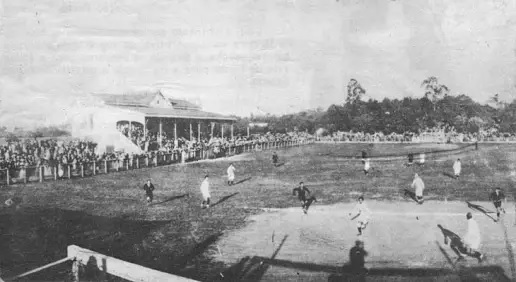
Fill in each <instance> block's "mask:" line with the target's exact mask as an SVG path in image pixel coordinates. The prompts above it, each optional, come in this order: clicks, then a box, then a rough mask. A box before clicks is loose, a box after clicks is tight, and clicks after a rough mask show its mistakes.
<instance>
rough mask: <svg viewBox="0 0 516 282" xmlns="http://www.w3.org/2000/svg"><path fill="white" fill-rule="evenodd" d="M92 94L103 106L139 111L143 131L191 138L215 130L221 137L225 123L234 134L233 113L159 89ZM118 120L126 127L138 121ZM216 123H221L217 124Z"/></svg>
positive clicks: (211, 133) (205, 134)
mask: <svg viewBox="0 0 516 282" xmlns="http://www.w3.org/2000/svg"><path fill="white" fill-rule="evenodd" d="M95 96H96V97H97V98H100V99H101V100H102V101H103V103H104V105H106V106H110V107H113V108H118V109H121V110H128V111H131V112H135V113H138V114H140V115H141V116H142V117H143V120H144V122H143V124H141V126H143V131H144V133H146V131H147V130H149V132H155V133H158V136H161V135H162V133H163V132H166V133H167V134H168V136H170V137H172V136H173V137H174V139H177V138H178V137H183V138H188V139H189V140H192V139H193V138H197V139H200V138H202V137H211V136H214V133H215V130H216V131H217V133H219V134H220V135H219V136H220V137H224V131H227V130H228V127H227V126H229V130H230V132H229V134H230V136H231V137H233V123H234V121H235V120H236V119H235V118H234V117H230V116H224V115H220V114H216V113H210V112H205V111H203V110H202V109H201V107H200V106H198V105H196V104H193V103H190V102H188V101H185V100H179V99H171V98H167V97H165V96H164V95H163V94H162V93H161V91H155V92H137V93H130V94H121V95H119V94H95ZM118 122H120V123H123V122H126V123H128V124H129V127H132V126H134V125H137V124H139V122H138V121H136V120H120V121H118ZM217 125H219V126H220V127H219V128H217ZM113 126H115V125H113ZM208 132H209V133H210V135H209V136H208ZM171 133H173V134H171ZM159 143H161V140H159Z"/></svg>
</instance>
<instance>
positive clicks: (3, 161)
mask: <svg viewBox="0 0 516 282" xmlns="http://www.w3.org/2000/svg"><path fill="white" fill-rule="evenodd" d="M122 133H124V132H122ZM126 133H127V132H126ZM132 136H133V134H131V137H132ZM147 136H148V138H149V139H148V140H149V142H152V141H156V140H158V138H157V135H156V134H155V133H148V134H147ZM136 138H137V137H136ZM310 138H311V135H309V134H306V133H287V134H272V133H267V134H264V135H252V136H249V137H241V136H238V137H235V138H211V139H201V140H197V139H196V138H193V139H192V140H187V139H185V138H178V139H177V140H175V139H174V138H167V136H166V134H164V135H163V136H162V144H163V145H162V146H161V148H158V147H157V148H156V149H155V150H145V148H146V147H148V145H146V146H142V147H140V148H142V150H143V153H142V154H127V153H124V152H110V153H102V154H98V153H97V151H96V144H94V143H92V142H88V141H81V140H72V141H63V140H55V139H49V140H35V139H24V140H19V141H12V142H9V143H8V144H6V145H3V146H0V170H2V169H10V170H19V169H26V168H29V167H40V166H41V167H45V169H53V168H54V167H56V168H57V170H58V174H59V175H60V176H62V175H64V174H65V173H66V171H65V170H66V167H67V166H70V167H71V169H72V170H74V171H77V170H79V169H80V164H85V163H93V162H98V163H100V162H103V161H106V160H107V161H118V162H119V163H120V165H123V164H124V163H126V162H128V163H131V164H132V163H133V160H134V159H135V158H149V159H151V160H154V159H155V157H156V156H158V155H165V154H175V158H176V159H177V158H179V159H181V158H183V159H192V158H216V157H220V156H223V155H225V154H226V153H227V151H228V150H233V152H236V151H238V148H240V147H242V146H241V145H245V144H247V145H254V146H258V145H260V144H262V143H264V142H280V141H283V142H286V141H302V140H308V139H310ZM133 140H136V139H133ZM253 148H254V149H258V148H259V146H258V147H253ZM201 154H202V155H201ZM97 169H99V167H97Z"/></svg>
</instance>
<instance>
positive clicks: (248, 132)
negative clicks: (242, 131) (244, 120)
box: [247, 126, 249, 137]
mask: <svg viewBox="0 0 516 282" xmlns="http://www.w3.org/2000/svg"><path fill="white" fill-rule="evenodd" d="M247 137H249V126H247Z"/></svg>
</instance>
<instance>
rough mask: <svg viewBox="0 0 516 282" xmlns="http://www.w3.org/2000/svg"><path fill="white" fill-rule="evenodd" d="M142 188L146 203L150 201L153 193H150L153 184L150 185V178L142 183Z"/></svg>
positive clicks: (152, 189)
mask: <svg viewBox="0 0 516 282" xmlns="http://www.w3.org/2000/svg"><path fill="white" fill-rule="evenodd" d="M143 190H145V197H146V198H147V203H152V200H153V199H154V194H153V193H152V192H153V191H154V185H152V183H151V181H150V179H149V180H147V183H145V184H144V185H143Z"/></svg>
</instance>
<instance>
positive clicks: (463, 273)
mask: <svg viewBox="0 0 516 282" xmlns="http://www.w3.org/2000/svg"><path fill="white" fill-rule="evenodd" d="M438 226H439V225H438ZM439 228H442V227H441V226H439ZM441 230H442V229H441ZM444 230H447V229H444ZM447 231H449V230H447ZM449 232H451V231H449ZM443 233H444V232H443ZM451 233H452V234H455V233H453V232H451ZM455 235H456V234H455ZM435 243H436V244H437V247H438V248H439V251H441V253H442V254H443V256H444V257H445V258H446V261H448V264H450V266H451V267H452V269H453V270H454V271H455V273H456V274H457V275H458V276H459V279H460V281H472V282H476V281H481V280H480V279H479V278H477V277H476V276H475V275H474V273H471V272H470V271H469V270H468V269H467V268H464V267H457V265H456V263H457V260H455V261H454V260H452V259H451V258H450V256H449V255H448V252H446V250H445V249H444V248H443V247H442V246H441V244H439V242H437V241H436V242H435ZM449 243H450V248H451V249H452V250H453V251H454V252H455V253H457V252H458V250H457V247H456V246H457V245H456V244H462V243H461V242H456V241H455V242H454V241H453V240H452V241H451V242H449ZM498 276H499V277H498V279H493V280H494V281H506V279H508V277H506V276H505V277H504V275H498Z"/></svg>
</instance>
